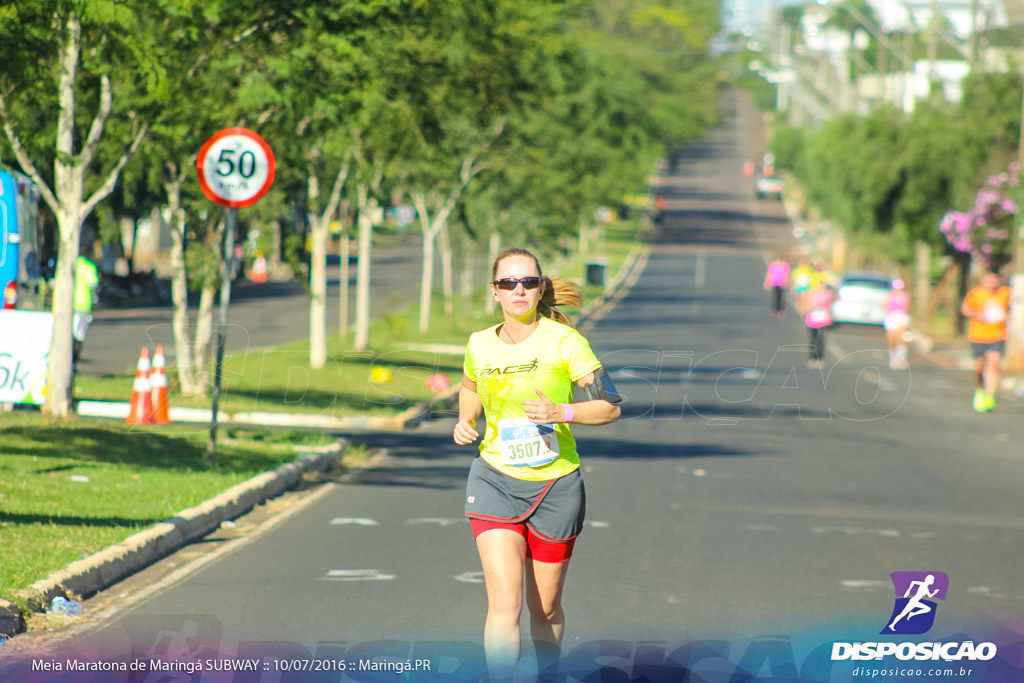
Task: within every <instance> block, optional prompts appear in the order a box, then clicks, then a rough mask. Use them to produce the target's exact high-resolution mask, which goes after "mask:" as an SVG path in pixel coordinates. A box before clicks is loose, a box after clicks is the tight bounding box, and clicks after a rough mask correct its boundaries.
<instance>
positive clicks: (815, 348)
mask: <svg viewBox="0 0 1024 683" xmlns="http://www.w3.org/2000/svg"><path fill="white" fill-rule="evenodd" d="M807 309H808V310H807V315H806V316H804V324H805V325H807V329H808V330H809V331H810V333H811V358H810V360H808V361H807V367H809V368H820V367H822V365H823V362H822V360H821V359H822V357H824V355H825V329H826V328H828V327H829V326H831V325H832V291H831V290H830V289H829V288H828V287H826V286H825V280H823V279H821V280H815V281H814V284H812V285H811V291H810V292H808V294H807Z"/></svg>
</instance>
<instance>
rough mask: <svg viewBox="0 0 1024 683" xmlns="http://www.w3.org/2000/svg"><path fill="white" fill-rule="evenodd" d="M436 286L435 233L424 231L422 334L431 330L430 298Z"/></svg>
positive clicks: (420, 321) (421, 289)
mask: <svg viewBox="0 0 1024 683" xmlns="http://www.w3.org/2000/svg"><path fill="white" fill-rule="evenodd" d="M433 287H434V234H433V233H432V232H431V231H430V230H424V231H423V266H422V269H421V273H420V320H419V331H420V334H421V335H423V334H426V333H427V332H428V331H429V330H430V299H431V294H432V292H431V290H432V289H433Z"/></svg>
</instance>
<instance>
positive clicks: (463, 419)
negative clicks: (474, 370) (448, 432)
mask: <svg viewBox="0 0 1024 683" xmlns="http://www.w3.org/2000/svg"><path fill="white" fill-rule="evenodd" d="M483 409H484V406H483V403H481V402H480V396H479V395H478V394H477V393H476V382H471V381H469V380H468V379H466V378H465V377H463V378H462V386H461V387H459V421H458V422H456V423H455V429H454V431H453V432H452V438H453V439H454V440H455V443H457V444H459V445H460V446H468V445H469V444H471V443H473V442H474V441H476V440H477V439H479V438H480V432H478V431H477V430H476V420H477V418H478V417H480V414H481V413H482V412H483Z"/></svg>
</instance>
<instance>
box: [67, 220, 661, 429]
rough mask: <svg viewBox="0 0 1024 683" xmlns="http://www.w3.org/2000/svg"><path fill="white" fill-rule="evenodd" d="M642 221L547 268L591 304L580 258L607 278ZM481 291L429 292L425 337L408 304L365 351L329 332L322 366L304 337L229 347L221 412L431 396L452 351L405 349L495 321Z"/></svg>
mask: <svg viewBox="0 0 1024 683" xmlns="http://www.w3.org/2000/svg"><path fill="white" fill-rule="evenodd" d="M643 222H644V221H643V219H642V218H639V217H638V218H634V219H633V220H630V221H617V222H614V223H612V224H610V225H609V226H607V227H606V228H605V238H604V240H603V241H602V242H601V247H600V250H599V252H598V253H599V254H600V256H599V257H595V258H593V259H589V258H586V257H582V256H580V255H578V254H572V255H571V256H569V257H567V258H565V259H563V260H561V261H560V262H557V263H553V264H552V265H551V269H552V273H553V274H555V275H560V276H562V277H564V278H566V279H569V280H573V281H576V282H578V283H580V284H581V285H584V286H583V287H582V289H583V293H584V296H585V297H586V300H587V301H588V302H593V301H594V299H595V298H596V297H597V296H599V295H600V294H601V293H602V291H603V288H602V287H601V286H596V285H585V284H584V283H585V279H584V278H585V274H586V264H587V263H588V262H593V261H597V262H600V263H604V264H606V266H607V271H606V283H608V282H610V281H611V279H612V278H614V277H615V275H616V273H617V272H618V271H619V270H620V269H621V268H622V266H623V264H624V263H625V261H626V259H627V257H628V255H629V253H630V252H631V250H632V249H633V248H634V247H635V246H636V245H637V243H638V240H640V239H641V231H642V229H643V228H642V226H643ZM485 294H486V292H485V291H484V290H482V289H481V290H480V291H479V292H478V293H477V294H476V295H474V296H472V297H470V298H468V299H460V298H459V297H456V300H455V301H454V302H453V306H452V310H451V312H446V311H445V308H444V304H443V302H442V300H441V298H440V296H435V297H434V301H433V302H432V306H433V308H432V310H431V318H430V320H431V324H430V329H429V330H428V332H427V334H425V335H421V334H420V331H419V308H418V307H417V306H411V307H409V308H408V309H406V310H404V311H400V312H396V313H391V314H388V315H385V316H383V317H382V318H381V319H379V320H376V321H375V322H374V323H373V324H372V325H371V329H370V344H371V348H370V349H368V350H366V351H353V350H352V346H353V339H352V334H353V333H352V331H349V333H348V335H347V336H346V338H345V339H344V340H342V339H341V336H340V334H338V333H335V334H333V335H331V336H330V337H329V338H328V346H327V362H326V364H325V365H324V367H322V368H316V369H314V368H311V367H310V364H309V342H308V341H300V342H295V343H292V344H282V345H279V346H275V347H271V348H261V349H251V350H249V351H243V352H233V353H230V354H229V355H228V356H227V357H226V358H225V365H224V375H223V380H222V385H221V386H222V394H221V402H220V409H221V410H223V411H225V412H227V413H229V414H236V413H246V412H256V411H259V412H286V413H306V414H317V415H323V416H329V417H351V416H358V417H373V416H393V415H396V414H398V413H400V412H402V411H404V410H406V409H408V408H410V407H412V406H414V405H415V404H416V403H419V402H422V401H428V400H430V399H431V398H433V397H434V396H435V395H436V393H437V392H436V391H435V390H432V389H431V388H428V386H427V379H428V378H430V377H431V376H433V375H437V374H441V375H444V376H445V377H447V379H448V382H449V384H455V383H457V382H458V381H459V379H460V378H461V376H462V357H461V355H460V354H458V353H452V352H444V351H417V350H411V349H410V348H408V347H409V346H410V345H416V344H421V345H422V344H428V345H437V344H439V345H451V346H458V345H462V344H465V342H466V340H467V339H468V338H469V335H470V334H471V333H473V332H475V331H476V330H479V329H482V328H485V327H488V326H490V325H493V324H495V323H497V322H499V321H500V320H501V312H500V311H499V310H497V308H496V307H495V308H492V309H486V308H485V306H484V303H485V296H484V295H485ZM488 300H489V299H488ZM565 312H566V313H568V314H569V315H570V316H572V317H575V316H576V315H577V314H578V311H576V310H573V309H566V310H565ZM299 333H302V332H301V331H300V332H299ZM86 353H88V351H86ZM133 379H134V378H133V377H132V376H129V375H125V376H123V377H107V378H92V377H78V378H77V379H76V380H75V398H76V399H79V400H101V401H127V400H129V399H130V398H131V394H132V381H133ZM168 379H169V384H170V386H169V400H170V405H171V406H172V407H173V406H180V407H185V408H197V409H209V408H210V405H211V402H210V397H209V396H198V397H189V396H184V395H182V394H181V392H180V391H179V387H178V382H177V378H176V374H175V370H174V368H173V367H172V368H169V369H168ZM211 381H212V380H211Z"/></svg>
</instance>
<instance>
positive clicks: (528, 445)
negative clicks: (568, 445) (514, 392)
mask: <svg viewBox="0 0 1024 683" xmlns="http://www.w3.org/2000/svg"><path fill="white" fill-rule="evenodd" d="M498 447H499V449H500V450H501V462H502V463H503V464H505V465H508V466H509V467H539V466H541V465H547V464H548V463H549V462H553V461H554V460H555V459H556V458H557V457H558V435H557V434H555V428H554V425H549V424H543V425H539V424H534V423H532V422H530V420H529V419H527V418H525V417H524V418H519V419H515V420H502V421H500V422H498Z"/></svg>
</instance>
